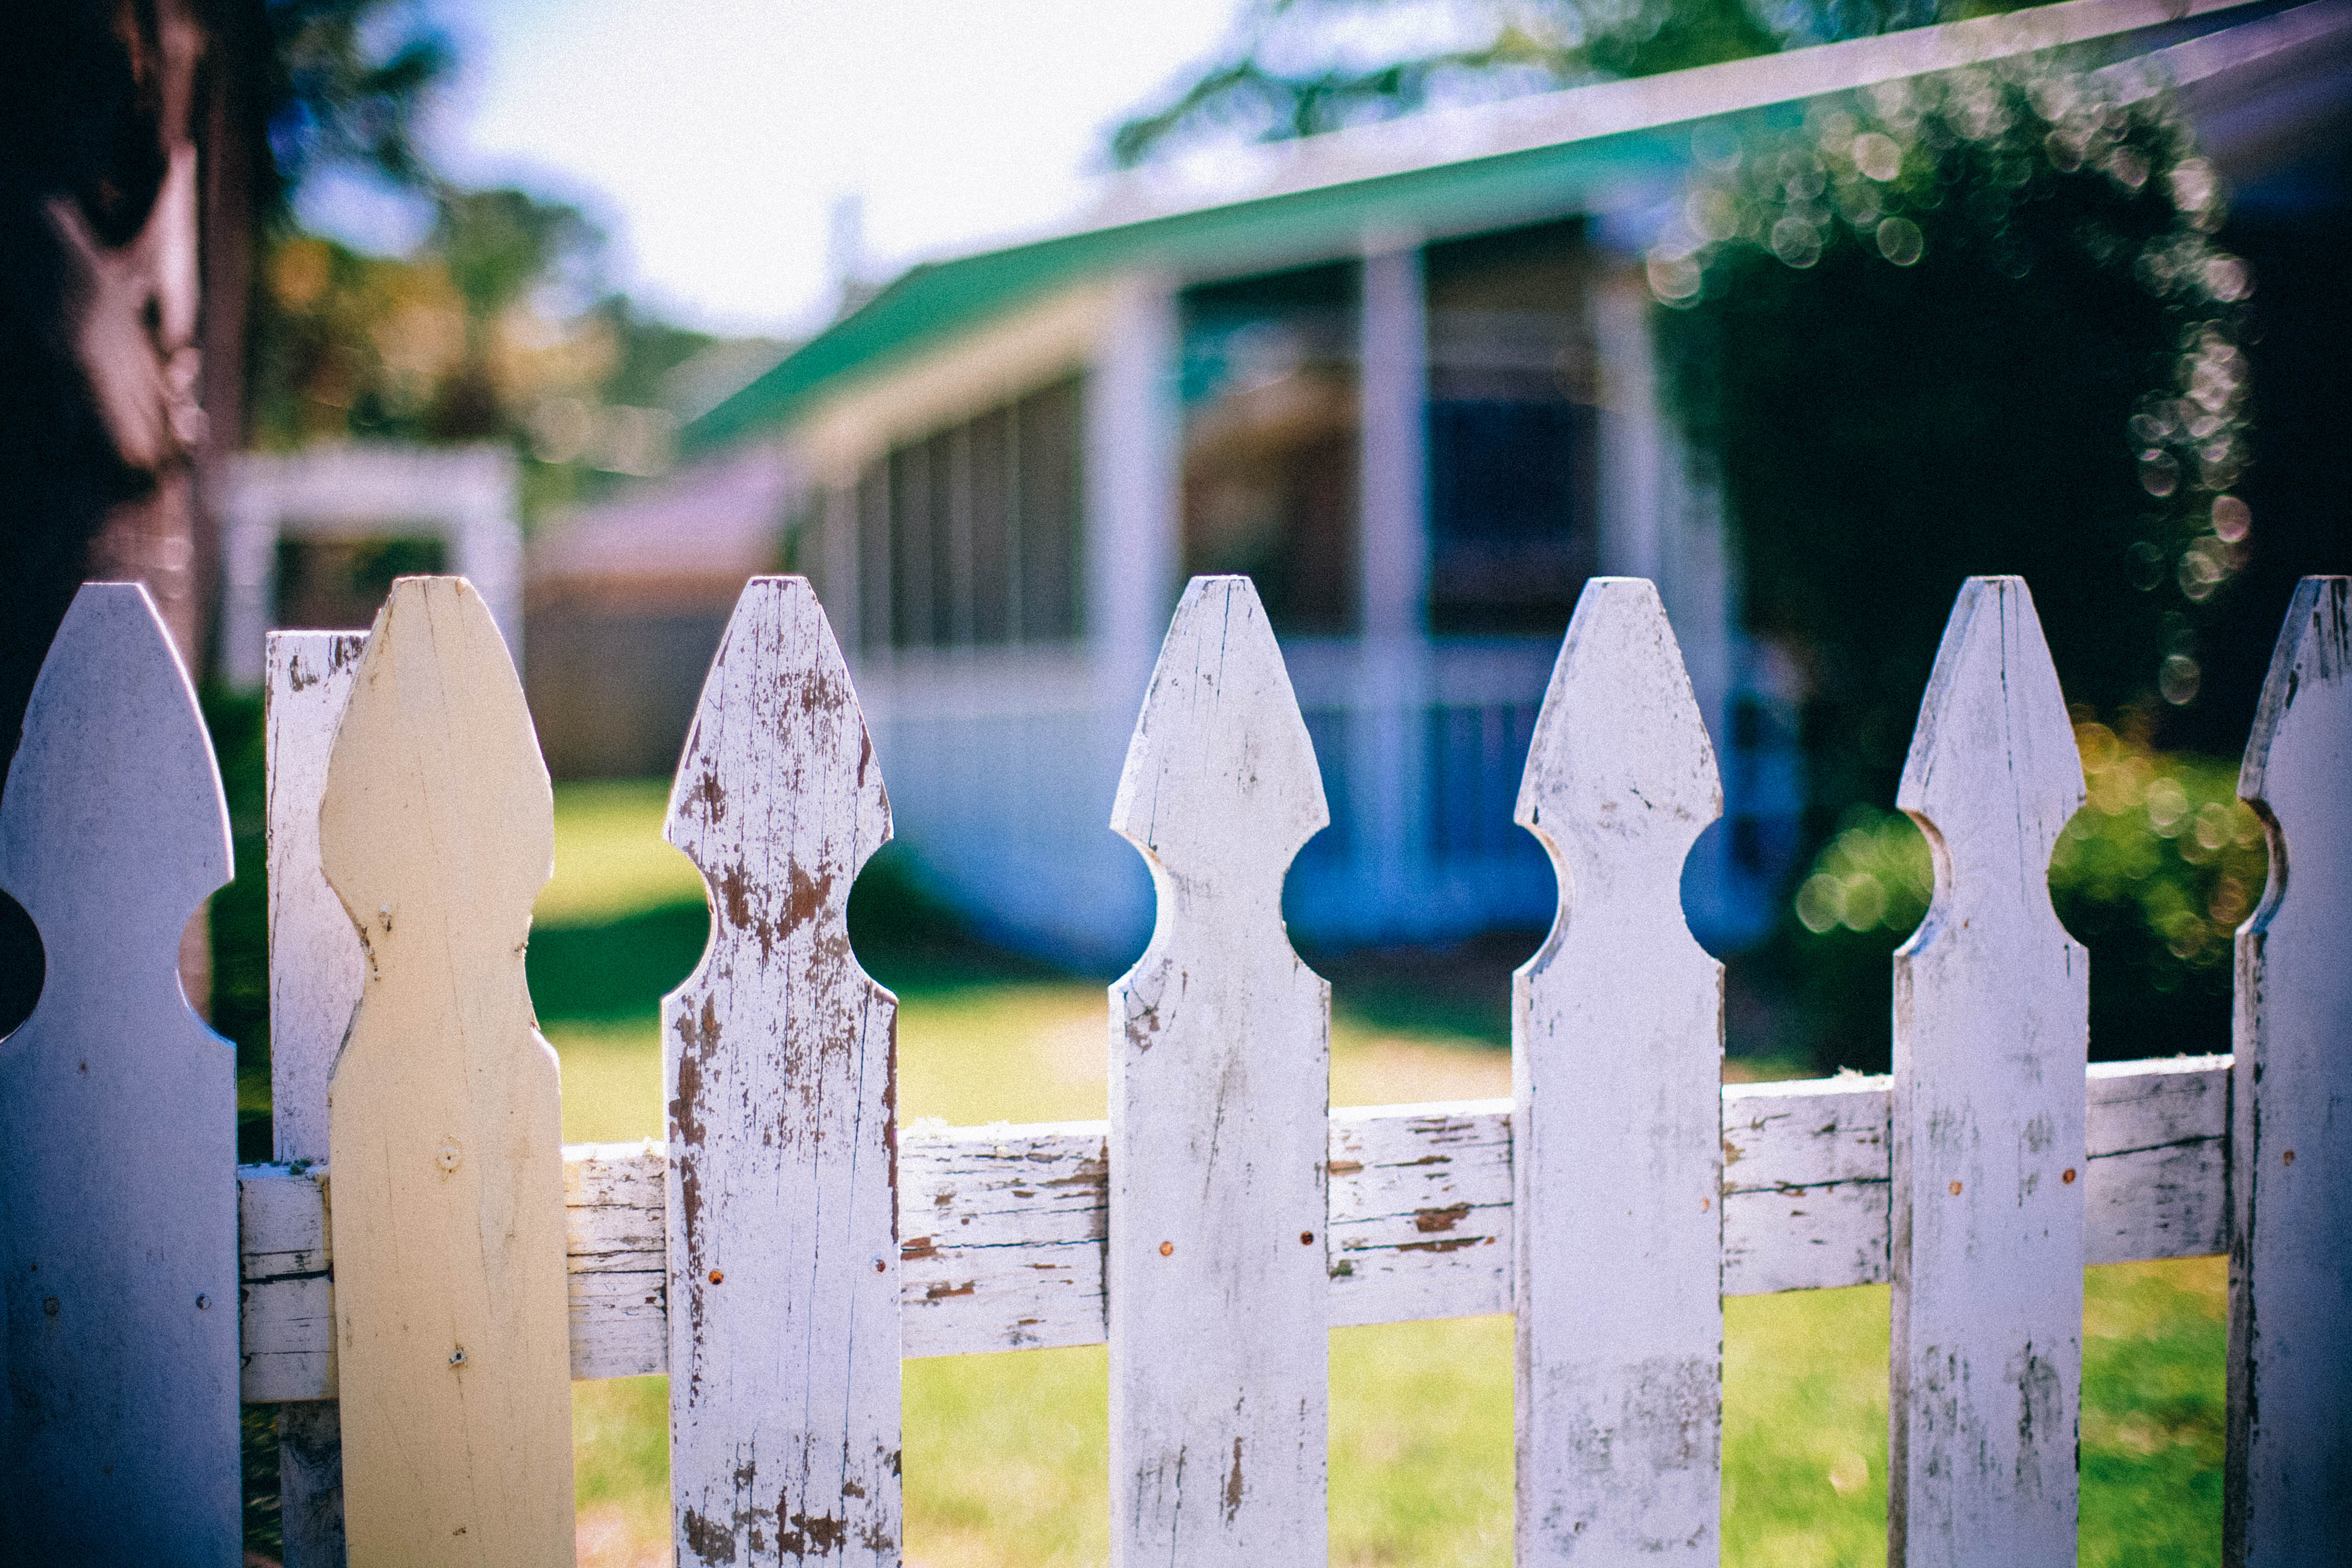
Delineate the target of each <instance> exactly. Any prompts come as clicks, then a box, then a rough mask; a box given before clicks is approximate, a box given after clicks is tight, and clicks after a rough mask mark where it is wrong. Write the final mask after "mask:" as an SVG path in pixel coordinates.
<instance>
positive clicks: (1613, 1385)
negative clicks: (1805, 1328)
mask: <svg viewBox="0 0 2352 1568" xmlns="http://www.w3.org/2000/svg"><path fill="white" fill-rule="evenodd" d="M1722 812H1723V791H1722V787H1721V785H1720V784H1719V783H1718V782H1717V777H1716V771H1715V752H1714V749H1713V748H1712V747H1711V746H1709V745H1708V743H1707V737H1706V724H1705V722H1704V721H1702V720H1701V719H1700V717H1699V710H1698V701H1697V700H1696V698H1695V697H1694V696H1693V695H1692V692H1691V683H1690V677H1689V676H1688V675H1687V674H1686V673H1685V671H1684V668H1683V660H1682V653H1681V650H1680V649H1679V648H1678V647H1676V646H1675V635H1674V632H1673V631H1672V630H1671V629H1670V628H1669V627H1668V626H1667V625H1666V614H1665V608H1664V605H1661V604H1660V603H1659V602H1658V594H1657V590H1656V589H1655V588H1654V587H1653V586H1652V585H1651V584H1649V583H1648V582H1646V581H1644V580H1642V579H1639V578H1627V577H1614V578H1611V577H1597V578H1594V579H1593V580H1592V581H1591V582H1590V583H1588V584H1585V588H1584V593H1583V595H1582V597H1581V598H1580V599H1579V600H1578V602H1577V606H1576V615H1575V618H1574V619H1573V620H1571V621H1570V623H1569V628H1568V637H1567V639H1566V641H1565V642H1564V643H1563V644H1562V645H1561V647H1560V653H1559V664H1558V666H1557V667H1556V668H1554V669H1553V671H1552V677H1551V688H1550V689H1549V691H1548V692H1546V694H1545V696H1544V705H1543V710H1542V711H1541V713H1540V714H1539V715H1538V718H1537V720H1536V731H1535V740H1534V744H1533V746H1532V747H1531V749H1530V751H1529V753H1528V770H1527V781H1526V783H1525V784H1522V785H1521V786H1520V790H1519V802H1518V811H1517V821H1518V823H1519V825H1520V826H1523V827H1525V828H1527V829H1528V831H1529V832H1531V833H1533V834H1534V835H1535V836H1536V837H1538V839H1540V840H1541V841H1542V842H1543V846H1544V848H1545V849H1546V850H1547V851H1548V852H1549V854H1550V856H1551V861H1552V865H1553V867H1554V868H1555V869H1556V870H1557V871H1558V873H1559V920H1558V921H1557V922H1556V923H1555V924H1554V925H1553V927H1552V931H1551V934H1550V936H1549V939H1548V940H1547V941H1546V942H1544V944H1543V947H1542V949H1541V950H1540V951H1539V952H1537V954H1536V955H1535V957H1533V958H1531V959H1529V960H1528V963H1526V964H1525V965H1524V966H1523V967H1522V968H1521V969H1520V970H1519V972H1518V973H1517V976H1516V977H1515V978H1514V980H1513V993H1512V1002H1513V1006H1512V1021H1511V1072H1512V1079H1513V1090H1514V1092H1513V1096H1512V1100H1513V1104H1512V1142H1511V1154H1512V1167H1513V1180H1512V1206H1511V1217H1512V1223H1513V1230H1514V1249H1513V1250H1514V1258H1515V1260H1516V1261H1515V1273H1514V1278H1515V1280H1516V1289H1514V1291H1513V1304H1514V1305H1515V1306H1516V1308H1517V1314H1518V1319H1517V1339H1518V1373H1517V1394H1518V1396H1517V1454H1518V1489H1517V1561H1518V1562H1519V1563H1524V1564H1538V1563H1544V1564H1551V1563H1567V1562H1569V1561H1570V1559H1571V1558H1573V1557H1574V1556H1575V1555H1576V1554H1577V1553H1579V1552H1584V1553H1587V1554H1591V1553H1598V1554H1599V1555H1600V1556H1601V1557H1602V1558H1603V1559H1607V1560H1612V1561H1614V1560H1628V1561H1630V1560H1631V1559H1632V1558H1633V1557H1635V1556H1640V1557H1643V1558H1645V1559H1652V1560H1656V1561H1660V1562H1682V1563H1714V1562H1715V1561H1717V1558H1718V1557H1719V1555H1720V1552H1719V1550H1718V1547H1717V1521H1718V1519H1719V1517H1720V1515H1721V1512H1722V1489H1723V1488H1722V1462H1721V1450H1722V1426H1723V1300H1722V1292H1723V1205H1722V1203H1721V1198H1722V1194H1723V1098H1722V1094H1721V1088H1722V1083H1723V966H1722V965H1721V964H1719V963H1717V962H1716V961H1715V960H1714V959H1713V958H1712V957H1710V956H1708V954H1707V952H1706V950H1705V949H1703V948H1701V947H1700V946H1699V945H1698V943H1697V942H1696V941H1695V940H1694V939H1693V938H1692V936H1691V934H1690V930H1689V928H1688V927H1687V926H1685V924H1684V923H1683V909H1682V870H1683V861H1684V860H1685V858H1687V857H1688V856H1689V854H1690V848H1691V846H1692V845H1693V844H1694V843H1695V842H1696V841H1697V838H1698V836H1699V834H1700V832H1701V831H1702V830H1704V829H1705V828H1706V825H1707V824H1708V823H1709V822H1712V821H1713V820H1715V818H1716V817H1717V816H1721V815H1722ZM1635 1303H1638V1304H1639V1305H1638V1306H1636V1305H1635Z"/></svg>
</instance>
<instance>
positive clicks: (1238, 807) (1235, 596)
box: [1110, 577, 1331, 920]
mask: <svg viewBox="0 0 2352 1568" xmlns="http://www.w3.org/2000/svg"><path fill="white" fill-rule="evenodd" d="M1330 820H1331V812H1330V808H1329V807H1328V805H1325V804H1324V799H1323V775H1322V773H1320V772H1319V771H1318V769H1317V767H1316V765H1315V748H1314V745H1313V743H1312V742H1309V741H1308V740H1307V721H1306V720H1305V719H1304V718H1302V717H1301V716H1300V714H1299V711H1298V699H1297V696H1296V695H1295V694H1294V693H1293V692H1292V690H1291V688H1290V672H1289V670H1288V669H1287V668H1286V667H1285V666H1284V664H1283V662H1282V650H1281V648H1280V647H1277V646H1276V643H1275V640H1274V632H1273V630H1272V628H1271V627H1269V626H1267V624H1266V618H1265V606H1264V605H1261V604H1260V603H1259V602H1258V596H1257V588H1256V587H1255V584H1252V583H1251V582H1250V580H1249V579H1248V578H1246V577H1195V578H1193V579H1192V584H1191V585H1190V586H1188V587H1187V588H1186V589H1185V590H1184V597H1183V599H1182V600H1181V602H1180V603H1179V604H1178V605H1177V606H1176V615H1175V617H1174V619H1173V620H1172V621H1171V623H1170V624H1169V627H1168V639H1167V641H1166V643H1165V644H1163V645H1162V646H1161V647H1160V662H1159V663H1158V664H1157V665H1156V666H1154V667H1153V668H1152V672H1151V688H1150V690H1149V691H1148V692H1147V693H1146V694H1145V696H1144V700H1143V712H1142V715H1141V716H1140V717H1139V719H1137V721H1136V725H1135V736H1134V739H1133V740H1131V741H1130V742H1129V743H1128V748H1127V765H1126V766H1125V768H1123V769H1122V770H1121V771H1120V773H1119V778H1118V797H1117V799H1116V800H1115V801H1114V802H1113V804H1112V805H1111V813H1110V826H1111V831H1113V832H1114V833H1117V834H1118V836H1119V837H1122V838H1125V839H1126V840H1127V841H1128V842H1129V843H1130V844H1132V845H1134V846H1135V847H1137V848H1138V849H1140V850H1142V851H1143V854H1144V858H1146V859H1147V860H1149V861H1150V863H1151V867H1152V874H1153V877H1154V879H1155V880H1158V881H1159V882H1160V888H1161V905H1160V909H1161V918H1162V919H1163V920H1164V919H1166V918H1167V917H1168V915H1169V914H1171V913H1172V912H1178V911H1181V910H1182V909H1184V908H1186V907H1188V902H1189V901H1188V900H1186V899H1185V898H1184V897H1182V896H1181V891H1179V890H1180V889H1183V888H1185V887H1187V886H1188V885H1189V884H1191V883H1192V882H1193V881H1195V880H1199V881H1201V882H1202V883H1210V882H1213V883H1214V884H1215V885H1216V886H1217V888H1218V889H1220V893H1221V895H1222V896H1223V897H1225V898H1228V899H1231V898H1234V897H1239V896H1241V895H1242V894H1243V892H1244V889H1247V890H1248V893H1249V895H1250V896H1251V898H1252V899H1253V900H1257V899H1271V900H1273V905H1272V907H1273V908H1274V910H1276V914H1277V918H1278V911H1279V908H1280V900H1281V896H1282V879H1283V876H1284V873H1286V871H1287V870H1288V869H1289V868H1290V862H1291V860H1292V859H1293V858H1296V857H1297V853H1298V851H1299V850H1301V849H1302V848H1304V847H1306V845H1307V840H1308V839H1309V838H1312V837H1315V835H1316V834H1317V833H1318V832H1319V831H1321V830H1322V829H1323V828H1324V827H1325V826H1328V824H1329V822H1330ZM1171 892H1178V893H1179V896H1178V897H1177V899H1176V901H1175V903H1174V905H1173V906H1172V907H1171V903H1170V895H1171Z"/></svg>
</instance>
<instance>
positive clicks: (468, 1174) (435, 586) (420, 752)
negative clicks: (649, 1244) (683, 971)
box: [319, 577, 573, 1568]
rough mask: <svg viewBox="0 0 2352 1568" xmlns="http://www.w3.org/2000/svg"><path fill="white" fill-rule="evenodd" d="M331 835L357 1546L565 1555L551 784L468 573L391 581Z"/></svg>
mask: <svg viewBox="0 0 2352 1568" xmlns="http://www.w3.org/2000/svg"><path fill="white" fill-rule="evenodd" d="M319 848H320V865H321V866H322V868H324V870H325V872H326V877H327V881H328V883H329V885H330V886H331V887H332V888H333V889H335V891H336V893H337V894H338V895H339V896H340V898H341V900H342V904H343V908H344V909H345V910H346V911H348V912H349V914H350V916H351V918H352V923H353V924H354V925H355V926H356V927H357V928H358V929H359V931H360V937H361V941H362V945H363V946H364V948H365V950H366V953H367V977H366V981H365V984H364V986H363V989H362V993H361V998H360V1003H359V1008H358V1011H357V1013H356V1014H355V1016H353V1018H352V1026H351V1032H350V1036H349V1037H348V1039H347V1041H346V1042H345V1044H344V1047H343V1051H342V1055H341V1059H340V1060H339V1061H338V1062H337V1063H336V1066H335V1069H334V1075H333V1078H332V1079H331V1083H330V1088H329V1093H328V1101H329V1110H328V1120H329V1139H330V1144H331V1152H332V1157H331V1163H330V1171H331V1176H330V1183H331V1188H330V1191H331V1199H330V1202H331V1226H332V1230H331V1244H332V1247H333V1254H334V1270H335V1318H336V1327H337V1345H336V1349H337V1362H338V1367H337V1387H338V1391H339V1398H340V1401H341V1426H342V1447H343V1460H344V1469H343V1498H344V1521H345V1526H346V1530H347V1531H348V1539H349V1542H350V1554H351V1561H352V1563H356V1564H361V1565H362V1568H368V1565H373V1564H377V1563H478V1564H483V1565H485V1568H488V1565H493V1564H494V1565H497V1568H527V1565H531V1564H543V1563H570V1562H572V1556H573V1524H572V1438H571V1433H572V1390H571V1363H570V1354H569V1350H570V1334H569V1329H568V1323H567V1313H566V1308H565V1282H564V1216H563V1152H562V1118H561V1109H560V1104H559V1098H558V1088H557V1075H556V1062H555V1054H554V1052H553V1051H552V1050H551V1049H550V1048H549V1047H548V1045H547V1042H546V1041H545V1040H543V1039H541V1037H540V1036H539V1032H538V1030H537V1028H536V1026H534V1023H533V1020H532V1016H531V1009H530V993H529V991H528V989H527V987H526V985H525V983H524V979H523V949H524V945H525V942H526V940H527V938H528V934H529V932H530V909H531V901H532V899H533V898H534V896H535V895H536V894H537V893H538V891H539V889H541V887H542V886H544V885H545V884H546V882H547V879H548V876H549V873H550V870H551V865H552V861H553V853H554V824H553V806H552V798H551V795H550V793H549V788H548V781H547V769H546V766H545V764H544V763H541V760H540V755H539V747H538V744H537V742H536V740H535V738H534V735H533V731H532V729H531V723H530V713H529V711H528V710H526V709H525V707H524V705H523V696H522V685H521V682H520V680H518V679H516V676H515V671H514V665H513V662H512V660H510V659H509V658H508V656H507V650H506V645H505V643H504V642H503V641H502V640H501V639H500V637H499V631H498V627H497V626H496V625H495V624H494V623H493V622H492V620H491V619H490V615H489V611H488V608H487V607H486V606H485V605H483V603H482V601H481V598H480V596H479V595H477V594H476V593H475V592H474V590H473V587H472V585H471V584H467V582H465V581H464V580H463V579H461V578H450V577H408V578H402V579H400V580H399V581H397V582H395V583H394V584H393V589H392V595H391V597H390V598H389V599H388V600H387V601H386V602H385V605H384V607H383V612H382V613H381V614H380V615H378V616H377V617H376V623H375V627H374V629H373V632H372V633H371V634H370V636H369V638H368V643H367V649H366V652H365V653H364V654H363V655H362V658H361V660H360V665H359V669H358V672H357V675H356V678H355V680H354V684H353V689H352V696H351V700H350V703H349V705H348V706H347V707H346V708H345V710H344V712H343V718H342V723H341V727H340V728H339V729H338V730H337V731H336V735H335V742H334V749H333V752H332V753H331V757H330V760H329V763H328V768H327V785H326V793H325V795H324V796H323V798H322V801H321V804H320V813H319Z"/></svg>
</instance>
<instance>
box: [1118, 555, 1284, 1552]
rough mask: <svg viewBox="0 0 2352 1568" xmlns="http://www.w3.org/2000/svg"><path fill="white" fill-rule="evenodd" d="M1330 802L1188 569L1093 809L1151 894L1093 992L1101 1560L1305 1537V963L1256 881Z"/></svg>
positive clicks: (1212, 596) (1277, 662)
mask: <svg viewBox="0 0 2352 1568" xmlns="http://www.w3.org/2000/svg"><path fill="white" fill-rule="evenodd" d="M1329 820H1330V813H1329V812H1328V809H1327V808H1326V807H1325V805H1324V800H1323V784H1322V778H1321V775H1320V774H1319V773H1318V771H1317V769H1316V765H1315V752H1314V748H1313V746H1312V745H1311V744H1310V743H1309V742H1308V741H1307V724H1306V721H1305V720H1304V719H1302V718H1301V717H1300V715H1299V711H1298V702H1297V697H1296V696H1295V695H1294V694H1293V693H1292V691H1291V688H1290V677H1289V675H1288V673H1287V672H1286V670H1285V669H1284V668H1283V663H1282V654H1281V651H1280V650H1279V649H1278V648H1277V647H1276V646H1275V640H1274V634H1273V632H1272V630H1271V629H1270V628H1269V627H1268V626H1267V625H1266V620H1265V608H1264V606H1263V605H1260V604H1259V602H1258V596H1257V590H1256V589H1255V587H1253V586H1252V585H1251V584H1250V582H1249V580H1248V579H1247V578H1245V577H1196V578H1194V579H1193V580H1192V584H1191V585H1190V586H1189V587H1188V588H1186V590H1185V592H1184V596H1183V598H1182V600H1181V602H1180V603H1179V604H1178V605H1177V607H1176V614H1175V617H1174V620H1173V621H1172V623H1171V625H1170V626H1169V628H1168V640H1167V642H1166V643H1165V645H1164V646H1163V647H1161V648H1160V660H1159V663H1158V664H1157V665H1156V666H1155V667H1154V668H1153V670H1152V675H1151V685H1150V689H1149V691H1148V693H1147V694H1146V696H1145V698H1144V702H1143V711H1142V715H1141V717H1140V718H1139V720H1138V721H1137V722H1136V728H1135V735H1134V739H1133V741H1132V742H1130V743H1129V748H1128V753H1127V766H1126V769H1125V771H1124V773H1122V774H1121V775H1120V778H1119V784H1118V799H1117V801H1116V803H1115V804H1114V805H1113V806H1112V808H1111V827H1112V829H1113V830H1114V831H1116V832H1117V833H1118V834H1119V835H1120V836H1121V837H1124V838H1126V839H1127V840H1128V841H1129V843H1131V844H1133V845H1134V846H1135V847H1137V848H1138V849H1139V850H1141V851H1142V852H1143V856H1144V858H1145V860H1146V861H1148V862H1149V863H1150V868H1151V879H1152V883H1153V886H1154V887H1155V888H1156V889H1157V890H1158V895H1159V905H1160V908H1159V920H1158V923H1157V925H1156V926H1155V927H1154V929H1153V931H1152V936H1151V942H1150V946H1149V947H1147V948H1146V949H1145V950H1144V952H1143V956H1142V957H1141V958H1139V959H1138V960H1137V961H1136V964H1135V967H1134V968H1133V969H1131V970H1130V971H1129V972H1128V973H1127V974H1126V975H1125V976H1124V977H1122V978H1121V979H1120V980H1119V981H1118V983H1117V984H1114V985H1113V986H1112V987H1111V992H1110V1024H1111V1038H1110V1106H1111V1116H1110V1182H1111V1190H1110V1234H1109V1240H1108V1252H1107V1260H1106V1269H1105V1273H1106V1284H1107V1288H1108V1298H1109V1314H1108V1318H1109V1329H1110V1449H1111V1562H1112V1563H1114V1564H1122V1565H1125V1568H1140V1565H1141V1564H1144V1563H1184V1564H1187V1565H1188V1568H1225V1565H1231V1568H1244V1565H1255V1564H1265V1563H1320V1562H1322V1561H1323V1559H1324V1555H1325V1542H1326V1539H1327V1535H1328V1524H1327V1520H1326V1503H1325V1486H1324V1467H1325V1444H1326V1430H1327V1425H1328V1387H1329V1374H1328V1356H1327V1352H1326V1338H1327V1336H1326V1332H1325V1326H1326V1325H1325V1318H1326V1306H1325V1298H1326V1297H1327V1296H1328V1293H1329V1289H1330V1286H1329V1280H1328V1271H1327V1261H1326V1260H1327V1258H1328V1237H1327V1235H1326V1225H1325V1220H1326V1217H1327V1215H1326V1205H1325V1198H1324V1162H1325V1159H1326V1157H1327V1153H1328V1142H1329V1126H1328V1107H1329V1104H1330V1067H1329V1041H1328V1036H1329V1016H1330V988H1329V987H1328V985H1326V984H1324V983H1323V980H1322V978H1321V977H1320V976H1318V975H1317V974H1316V973H1314V972H1313V971H1311V970H1309V969H1308V968H1307V966H1306V964H1305V963H1301V962H1300V961H1299V958H1298V955H1297V953H1295V952H1292V951H1291V947H1290V941H1289V937H1288V936H1287V934H1286V931H1285V930H1284V927H1283V922H1282V881H1283V876H1284V874H1285V872H1286V871H1287V870H1288V868H1289V866H1290V862H1291V859H1292V858H1293V857H1295V856H1296V855H1297V853H1298V851H1299V849H1300V848H1301V847H1303V846H1304V845H1305V844H1306V842H1307V839H1308V838H1310V837H1313V836H1314V834H1315V833H1316V831H1317V830H1318V829H1319V828H1321V827H1322V826H1324V825H1325V824H1326V823H1327V822H1328V821H1329Z"/></svg>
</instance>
